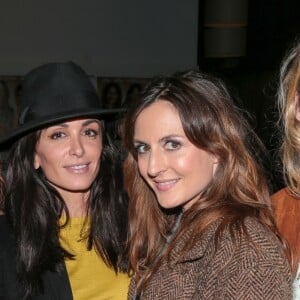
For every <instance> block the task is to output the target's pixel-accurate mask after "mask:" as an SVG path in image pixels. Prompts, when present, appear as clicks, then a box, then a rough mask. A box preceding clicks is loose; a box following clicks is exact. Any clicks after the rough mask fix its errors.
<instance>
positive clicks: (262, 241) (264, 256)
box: [220, 217, 285, 263]
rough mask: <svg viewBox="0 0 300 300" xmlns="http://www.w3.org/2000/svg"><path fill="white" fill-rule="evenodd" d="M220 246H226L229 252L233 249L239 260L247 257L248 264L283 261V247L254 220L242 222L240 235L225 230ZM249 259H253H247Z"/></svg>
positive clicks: (268, 231) (273, 235) (235, 231)
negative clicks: (263, 261) (261, 261)
mask: <svg viewBox="0 0 300 300" xmlns="http://www.w3.org/2000/svg"><path fill="white" fill-rule="evenodd" d="M220 246H222V248H225V249H226V246H228V249H230V251H231V250H232V248H233V249H234V251H235V254H240V257H241V259H242V258H245V257H248V258H247V260H248V262H249V263H251V262H252V261H253V262H254V263H256V262H257V261H258V260H266V261H267V260H269V261H273V262H274V261H277V260H285V254H284V250H283V246H282V244H281V242H280V241H279V239H278V238H277V236H276V235H275V233H273V232H272V231H271V229H270V228H268V227H267V226H266V225H264V224H262V223H260V222H259V221H258V220H257V219H255V218H250V217H249V218H246V219H245V220H244V229H243V230H242V231H241V233H239V232H238V231H237V230H233V232H232V230H230V229H229V228H226V229H225V230H224V233H223V234H222V235H221V238H220ZM250 257H252V258H253V259H252V260H251V259H249V258H250Z"/></svg>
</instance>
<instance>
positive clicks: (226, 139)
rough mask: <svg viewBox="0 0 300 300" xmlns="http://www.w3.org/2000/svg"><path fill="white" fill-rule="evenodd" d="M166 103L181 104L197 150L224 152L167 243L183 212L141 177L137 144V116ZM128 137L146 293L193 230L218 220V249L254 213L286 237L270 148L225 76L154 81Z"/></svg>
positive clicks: (136, 248) (135, 110) (133, 221)
mask: <svg viewBox="0 0 300 300" xmlns="http://www.w3.org/2000/svg"><path fill="white" fill-rule="evenodd" d="M160 100H164V101H168V102H170V103H171V104H172V105H173V106H174V107H175V108H176V110H177V111H178V113H179V116H180V120H181V122H182V126H183V130H184V132H185V135H186V136H187V138H188V139H189V140H190V141H191V142H192V143H193V144H194V145H195V146H196V147H198V148H201V149H203V150H205V151H207V152H209V153H211V154H213V155H214V156H216V157H218V162H219V164H218V167H217V169H216V172H215V175H214V178H213V179H212V180H211V182H210V183H209V184H208V185H207V187H206V188H205V189H204V190H203V192H202V194H201V199H199V201H197V202H196V203H194V204H193V206H192V207H191V208H189V209H188V210H186V211H185V212H184V213H183V217H182V219H181V224H180V226H179V229H178V230H177V232H176V233H175V234H174V236H173V239H172V241H171V242H170V243H166V239H167V237H168V235H169V233H170V229H171V227H172V225H171V226H170V225H169V224H174V222H176V221H175V220H176V217H177V215H178V213H177V211H176V209H175V211H169V210H164V209H162V208H161V207H160V206H159V204H158V202H157V201H156V198H155V195H154V193H153V192H152V190H151V189H150V188H149V186H148V185H147V184H146V182H145V181H144V180H143V178H142V177H141V175H140V174H139V171H138V165H137V153H136V151H135V147H134V144H133V139H134V127H135V122H136V119H137V117H138V116H139V114H140V113H141V111H143V110H144V109H145V108H146V107H148V106H150V105H151V104H152V103H154V102H156V101H160ZM153 122H155V116H153ZM122 136H123V141H124V144H125V147H126V149H127V150H128V155H127V158H126V161H125V165H124V172H125V185H126V187H127V191H128V194H129V198H130V201H129V226H130V234H131V246H130V263H131V266H132V268H133V271H134V272H135V273H136V280H137V285H138V288H139V289H140V290H141V289H142V288H143V287H144V286H145V284H146V282H147V279H148V278H150V277H151V275H152V274H153V272H155V269H156V268H157V267H158V264H159V261H160V259H161V258H163V257H166V256H167V257H168V256H169V253H170V250H171V248H172V247H173V245H174V243H176V241H177V240H178V239H180V237H181V236H182V235H183V234H184V233H185V232H186V231H187V230H189V232H191V233H192V236H194V237H199V236H201V234H203V232H204V231H205V229H207V227H208V226H209V225H210V224H212V223H214V222H216V221H217V220H218V222H219V226H218V230H217V236H216V239H215V242H216V243H215V246H216V247H217V244H218V239H219V237H220V235H221V233H222V232H223V230H224V229H225V228H226V227H228V228H229V230H230V231H231V233H233V234H234V236H236V237H237V239H236V240H238V236H240V234H246V236H247V230H246V228H245V226H244V221H245V219H246V218H247V217H253V218H256V219H257V220H259V222H261V223H262V224H264V225H265V226H266V227H269V228H270V229H271V230H272V231H273V232H274V233H275V234H276V235H277V236H278V237H279V234H278V232H277V229H276V226H275V221H274V218H273V213H272V209H271V204H270V194H269V187H268V181H267V178H266V176H265V172H264V169H263V164H262V163H261V162H260V161H259V159H260V158H259V157H260V156H259V155H260V154H258V152H259V150H258V149H263V146H262V144H261V142H260V141H259V139H258V138H257V136H256V135H255V133H254V132H253V130H252V129H251V127H250V126H249V124H248V122H247V121H246V118H245V117H244V116H243V114H242V112H241V111H240V110H239V109H238V108H237V107H236V106H235V105H234V103H233V101H232V99H231V97H230V95H229V93H228V91H227V89H226V87H225V86H224V84H223V83H222V82H221V81H220V80H218V79H215V78H212V77H210V76H208V75H206V74H202V73H199V72H197V71H188V72H183V73H175V74H173V75H171V76H165V77H157V78H154V79H153V80H152V81H151V82H150V83H149V84H148V85H147V86H146V87H145V90H144V92H143V93H142V95H141V98H140V99H139V101H137V102H136V104H135V106H133V107H132V108H131V109H130V111H129V112H128V113H127V115H126V117H125V119H124V122H123V127H122ZM263 151H264V150H262V151H261V153H263ZM235 234H236V235H235ZM279 239H280V237H279ZM196 240H197V238H195V239H192V240H191V241H190V243H189V244H188V245H186V247H185V249H184V251H188V250H189V249H190V248H191V247H192V246H193V242H194V241H196Z"/></svg>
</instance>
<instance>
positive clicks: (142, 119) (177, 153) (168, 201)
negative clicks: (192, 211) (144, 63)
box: [134, 100, 218, 209]
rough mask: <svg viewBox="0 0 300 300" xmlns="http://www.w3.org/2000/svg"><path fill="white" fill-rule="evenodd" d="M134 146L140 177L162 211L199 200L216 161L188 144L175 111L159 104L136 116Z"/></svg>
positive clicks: (186, 205) (215, 165) (154, 104)
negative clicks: (150, 190) (162, 208)
mask: <svg viewBox="0 0 300 300" xmlns="http://www.w3.org/2000/svg"><path fill="white" fill-rule="evenodd" d="M134 145H135V149H136V152H137V157H138V168H139V171H140V174H141V176H142V177H143V178H144V179H145V181H146V182H147V183H148V185H149V186H150V187H151V189H152V190H153V191H154V193H155V195H156V197H157V200H158V202H159V204H160V205H161V206H162V207H164V208H174V207H177V206H182V207H183V208H184V209H188V208H189V207H190V206H191V205H192V204H193V203H194V202H195V201H197V200H199V198H200V197H201V193H202V191H203V189H204V188H205V187H206V186H207V185H208V183H209V182H210V181H211V179H212V178H213V175H214V171H215V169H216V167H217V164H218V160H217V158H216V157H214V156H213V155H212V154H210V153H208V152H207V151H204V150H202V149H199V148H197V147H196V146H195V145H194V144H192V143H191V142H190V141H189V140H188V138H187V137H186V135H185V133H184V131H183V127H182V123H181V120H180V117H179V114H178V112H177V110H176V109H175V107H174V106H173V105H172V104H171V103H170V102H167V101H163V100H159V101H157V102H155V103H153V104H151V105H150V106H148V107H147V108H145V109H144V110H143V111H142V112H141V113H140V114H139V115H138V117H137V120H136V123H135V127H134Z"/></svg>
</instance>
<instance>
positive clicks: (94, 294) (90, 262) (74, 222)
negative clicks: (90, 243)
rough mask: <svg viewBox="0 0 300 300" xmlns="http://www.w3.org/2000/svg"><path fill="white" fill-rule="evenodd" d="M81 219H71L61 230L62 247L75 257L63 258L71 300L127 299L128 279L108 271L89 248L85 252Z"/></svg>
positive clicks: (125, 276) (125, 275) (124, 275)
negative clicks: (69, 284)
mask: <svg viewBox="0 0 300 300" xmlns="http://www.w3.org/2000/svg"><path fill="white" fill-rule="evenodd" d="M83 223H84V218H71V219H70V223H69V224H68V225H67V226H66V227H64V228H62V229H61V232H60V242H61V245H62V246H63V247H64V248H65V249H66V250H68V251H69V252H70V253H72V254H74V255H75V257H74V259H73V260H72V259H66V261H65V262H66V267H67V271H68V275H69V279H70V283H71V288H72V293H73V299H74V300H125V299H127V292H128V285H129V277H128V276H127V274H118V275H116V273H115V272H114V270H113V269H111V268H109V267H108V266H107V265H106V264H105V263H104V262H103V260H102V259H101V257H100V256H99V255H97V253H96V251H95V250H94V249H92V250H91V251H88V250H87V247H86V240H84V239H82V236H83V234H84V230H85V228H84V229H83Z"/></svg>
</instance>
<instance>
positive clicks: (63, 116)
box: [0, 62, 122, 145]
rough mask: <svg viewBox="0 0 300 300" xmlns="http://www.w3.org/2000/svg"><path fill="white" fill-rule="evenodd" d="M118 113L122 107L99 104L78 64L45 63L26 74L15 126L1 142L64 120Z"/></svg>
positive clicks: (96, 95) (101, 117) (104, 116)
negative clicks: (107, 107)
mask: <svg viewBox="0 0 300 300" xmlns="http://www.w3.org/2000/svg"><path fill="white" fill-rule="evenodd" d="M120 112H122V109H104V108H101V107H100V101H99V97H98V94H97V91H96V89H95V88H94V86H93V84H92V83H91V81H90V79H89V77H88V75H87V74H86V73H85V71H83V69H82V68H81V67H80V66H78V65H77V64H75V63H73V62H66V63H48V64H44V65H42V66H39V67H37V68H35V69H33V70H32V71H30V72H29V73H28V74H27V75H25V77H24V80H23V83H22V92H21V96H20V114H19V116H18V117H19V119H18V126H17V128H15V129H14V130H12V131H11V132H9V133H8V134H6V135H5V136H2V137H0V145H3V144H7V143H8V142H11V141H12V140H14V139H17V138H19V137H21V136H22V135H25V134H27V133H29V132H31V131H34V130H37V129H40V128H43V127H46V126H50V125H51V124H55V123H57V122H60V121H64V120H67V119H72V118H77V117H89V116H94V117H97V118H99V119H105V118H106V117H107V116H108V115H111V114H116V113H120Z"/></svg>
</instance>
